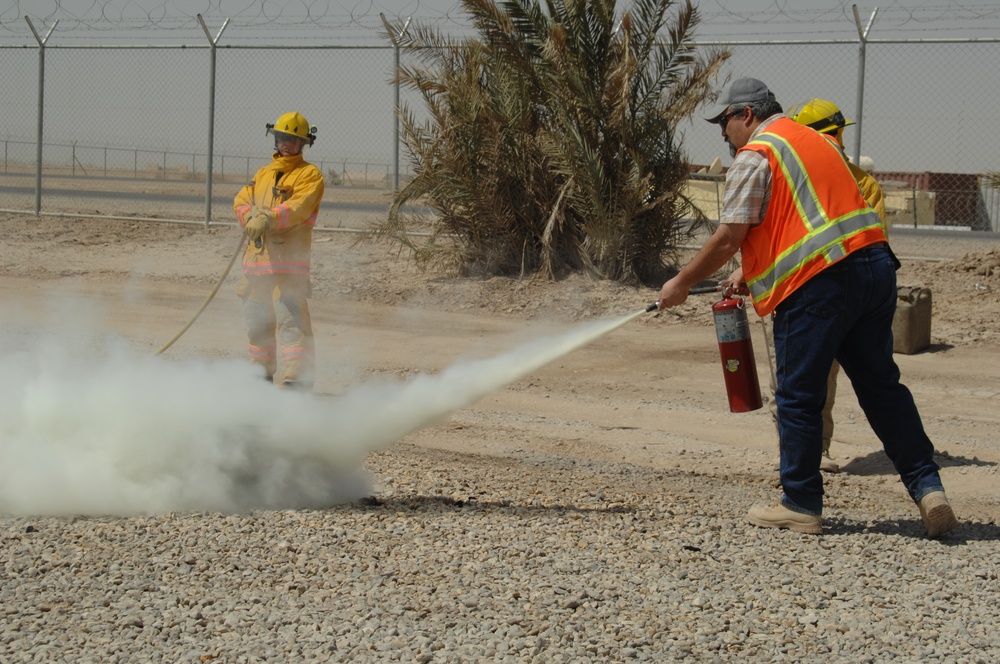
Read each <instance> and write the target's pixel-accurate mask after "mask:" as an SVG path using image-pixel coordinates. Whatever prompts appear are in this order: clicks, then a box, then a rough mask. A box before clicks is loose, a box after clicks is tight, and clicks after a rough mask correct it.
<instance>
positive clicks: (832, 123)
mask: <svg viewBox="0 0 1000 664" xmlns="http://www.w3.org/2000/svg"><path fill="white" fill-rule="evenodd" d="M788 117H790V118H791V119H793V120H795V121H796V122H798V123H799V124H801V125H805V126H807V127H812V128H813V129H815V130H816V131H818V132H820V133H821V134H832V133H834V132H836V131H837V130H838V129H841V128H843V127H846V126H848V125H852V124H854V123H853V122H851V121H850V120H847V119H846V118H844V114H843V113H841V112H840V109H839V108H837V105H836V104H834V103H833V102H832V101H827V100H826V99H810V100H809V101H807V102H806V103H804V104H799V105H798V106H793V107H792V108H791V109H789V111H788Z"/></svg>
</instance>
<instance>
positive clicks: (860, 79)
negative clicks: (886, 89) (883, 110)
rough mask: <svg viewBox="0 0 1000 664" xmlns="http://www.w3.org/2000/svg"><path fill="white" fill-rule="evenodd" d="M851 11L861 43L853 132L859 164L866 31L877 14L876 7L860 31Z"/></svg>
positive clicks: (856, 11)
mask: <svg viewBox="0 0 1000 664" xmlns="http://www.w3.org/2000/svg"><path fill="white" fill-rule="evenodd" d="M851 9H853V10H854V23H855V25H857V26H858V40H859V41H860V43H861V46H860V48H859V49H858V107H857V109H856V112H855V116H856V117H857V120H856V121H855V123H856V124H857V125H858V126H857V127H856V128H855V130H854V163H855V164H860V163H861V129H862V128H863V127H864V122H863V121H862V120H863V116H864V113H865V47H866V46H867V44H868V31H869V30H871V29H872V23H874V22H875V14H877V13H878V7H876V8H875V9H874V10H872V15H871V16H870V17H869V18H868V26H867V27H866V28H865V29H864V30H862V29H861V15H860V14H858V6H857V5H851Z"/></svg>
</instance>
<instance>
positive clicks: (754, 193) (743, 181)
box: [719, 113, 785, 226]
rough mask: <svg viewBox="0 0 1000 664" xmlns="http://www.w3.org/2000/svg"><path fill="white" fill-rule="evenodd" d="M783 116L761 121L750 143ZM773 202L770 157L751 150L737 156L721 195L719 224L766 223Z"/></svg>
mask: <svg viewBox="0 0 1000 664" xmlns="http://www.w3.org/2000/svg"><path fill="white" fill-rule="evenodd" d="M783 117H785V116H784V115H783V114H781V113H777V114H775V115H772V116H771V117H769V118H768V119H766V120H764V121H763V122H761V123H760V125H759V126H758V127H757V129H755V130H754V132H753V134H751V135H750V140H751V141H752V140H753V139H754V138H756V137H757V134H759V133H761V132H762V131H765V130H766V129H767V127H768V126H770V125H771V123H773V122H774V121H775V120H777V119H778V118H783ZM770 202H771V167H770V166H769V165H768V163H767V158H766V157H765V156H764V155H762V154H760V153H759V152H755V151H754V150H752V149H751V150H743V151H741V152H739V153H737V155H736V159H734V160H733V165H732V166H730V167H729V170H728V171H726V186H725V189H724V191H723V194H722V214H721V216H720V219H719V221H720V222H721V223H723V224H749V225H751V226H757V225H759V224H760V223H761V222H762V221H764V215H766V214H767V206H768V204H769V203H770Z"/></svg>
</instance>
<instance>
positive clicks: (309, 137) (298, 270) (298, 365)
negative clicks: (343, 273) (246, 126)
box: [233, 112, 324, 390]
mask: <svg viewBox="0 0 1000 664" xmlns="http://www.w3.org/2000/svg"><path fill="white" fill-rule="evenodd" d="M266 127H267V133H268V134H272V135H273V136H274V147H275V153H274V155H273V159H272V161H271V163H270V164H268V165H267V166H265V167H263V168H261V169H260V170H259V171H257V174H256V175H254V178H253V180H251V181H250V183H249V184H248V185H246V186H245V187H243V188H242V189H241V190H240V192H239V193H238V194H237V195H236V199H235V201H234V202H233V210H234V211H235V212H236V218H237V220H239V222H240V225H241V226H242V227H243V229H244V232H246V234H247V239H248V242H247V248H246V251H245V252H244V254H243V279H242V280H241V281H240V285H239V289H238V291H237V293H238V295H239V296H240V297H241V298H242V299H243V311H244V315H245V317H246V322H247V334H248V337H249V348H250V358H251V360H252V361H253V363H254V364H258V365H260V366H261V367H262V368H263V370H264V377H265V378H267V379H268V380H271V381H273V382H274V383H275V384H276V385H280V386H284V387H289V388H293V389H302V390H311V389H312V387H313V383H314V381H315V366H316V359H315V343H314V340H313V331H312V321H311V320H310V318H309V305H308V302H307V298H308V297H309V291H310V277H309V270H310V262H311V252H312V232H313V226H314V225H315V224H316V217H317V215H318V214H319V206H320V201H321V200H322V199H323V192H324V182H323V173H322V172H321V171H320V170H319V169H318V168H317V167H316V166H314V165H312V164H310V163H309V162H307V161H306V160H305V159H304V158H303V156H302V151H303V148H305V146H307V145H310V146H311V145H312V144H313V142H314V141H315V140H316V134H315V132H316V128H315V127H311V126H310V125H309V123H308V122H306V119H305V118H304V117H303V116H302V114H300V113H297V112H292V113H286V114H284V115H282V116H281V117H279V118H278V120H277V121H276V122H275V123H274V124H273V125H272V124H268V125H266ZM279 350H280V353H281V366H282V370H283V373H282V374H281V375H280V376H279V375H277V372H278V351H279Z"/></svg>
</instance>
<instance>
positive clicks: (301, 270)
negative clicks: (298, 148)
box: [233, 152, 324, 278]
mask: <svg viewBox="0 0 1000 664" xmlns="http://www.w3.org/2000/svg"><path fill="white" fill-rule="evenodd" d="M323 192H324V183H323V173H322V172H321V171H320V170H319V169H318V168H316V167H315V166H313V165H312V164H310V163H309V162H307V161H305V159H304V158H303V157H302V155H301V154H298V155H295V156H291V157H282V156H281V155H280V154H279V153H277V152H275V153H274V156H273V161H272V162H271V163H270V164H268V165H267V166H265V167H264V168H262V169H260V170H259V171H257V174H256V175H255V176H254V178H253V180H251V181H250V184H248V185H247V186H245V187H243V188H242V189H241V190H240V192H239V193H238V194H237V195H236V200H235V201H234V202H233V209H234V210H235V212H236V218H237V219H238V220H239V222H240V225H241V226H246V223H247V221H249V220H250V217H251V211H252V210H253V208H255V207H256V208H257V209H258V210H267V211H269V212H270V214H271V217H272V219H273V227H272V229H271V230H269V231H267V232H266V233H264V237H263V242H261V243H260V244H261V246H259V247H256V246H254V243H249V244H248V245H247V248H246V251H245V252H244V254H243V274H244V276H247V277H253V276H261V275H269V274H275V275H279V274H280V275H302V276H304V277H306V278H308V276H309V264H310V260H311V252H312V229H313V226H314V225H315V224H316V217H317V215H318V214H319V206H320V201H321V200H322V199H323Z"/></svg>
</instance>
